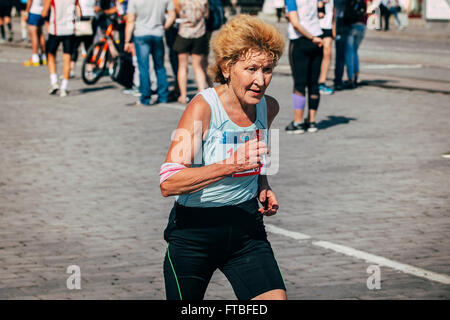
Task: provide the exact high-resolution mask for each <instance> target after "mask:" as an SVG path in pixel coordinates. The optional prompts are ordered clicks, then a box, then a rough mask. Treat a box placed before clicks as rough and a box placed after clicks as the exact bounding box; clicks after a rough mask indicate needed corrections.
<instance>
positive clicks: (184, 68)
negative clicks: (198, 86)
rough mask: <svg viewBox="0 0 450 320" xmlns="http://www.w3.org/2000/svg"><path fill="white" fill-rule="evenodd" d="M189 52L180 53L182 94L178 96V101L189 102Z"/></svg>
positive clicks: (179, 75) (179, 84)
mask: <svg viewBox="0 0 450 320" xmlns="http://www.w3.org/2000/svg"><path fill="white" fill-rule="evenodd" d="M188 62H189V54H188V53H179V54H178V76H177V78H178V87H179V88H180V96H179V97H178V102H180V103H183V104H184V103H186V102H187V75H188Z"/></svg>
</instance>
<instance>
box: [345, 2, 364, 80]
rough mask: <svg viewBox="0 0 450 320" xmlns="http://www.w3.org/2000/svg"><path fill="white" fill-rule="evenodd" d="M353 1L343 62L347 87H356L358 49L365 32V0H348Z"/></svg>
mask: <svg viewBox="0 0 450 320" xmlns="http://www.w3.org/2000/svg"><path fill="white" fill-rule="evenodd" d="M350 2H353V3H352V5H353V10H354V11H353V12H352V14H353V16H351V17H349V19H351V20H350V21H351V22H353V23H352V24H351V27H350V33H349V35H348V37H347V49H346V52H345V64H346V66H347V76H348V82H347V86H348V87H349V88H352V89H353V88H356V86H357V83H358V76H359V56H358V49H359V46H360V45H361V42H362V40H363V39H364V35H365V33H366V24H367V13H366V11H367V0H350Z"/></svg>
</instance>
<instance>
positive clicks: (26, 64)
mask: <svg viewBox="0 0 450 320" xmlns="http://www.w3.org/2000/svg"><path fill="white" fill-rule="evenodd" d="M40 65H41V64H40V63H39V62H33V60H31V59H30V60H28V61H25V62H24V63H23V66H24V67H39V66H40Z"/></svg>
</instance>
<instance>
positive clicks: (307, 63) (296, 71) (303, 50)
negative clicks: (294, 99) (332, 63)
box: [289, 37, 323, 97]
mask: <svg viewBox="0 0 450 320" xmlns="http://www.w3.org/2000/svg"><path fill="white" fill-rule="evenodd" d="M289 55H290V62H291V69H292V76H293V77H294V89H295V91H297V92H298V93H301V94H302V95H304V96H305V95H306V88H308V95H309V96H310V97H311V96H312V95H317V96H318V95H319V83H318V81H319V76H320V66H321V64H322V57H323V50H322V48H320V47H319V46H318V45H316V44H314V43H313V42H312V41H311V40H309V39H306V38H305V37H301V38H299V39H296V40H291V44H290V47H289Z"/></svg>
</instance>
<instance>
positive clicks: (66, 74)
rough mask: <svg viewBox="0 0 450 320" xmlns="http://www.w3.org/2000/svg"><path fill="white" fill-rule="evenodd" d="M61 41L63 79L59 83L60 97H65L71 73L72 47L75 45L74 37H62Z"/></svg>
mask: <svg viewBox="0 0 450 320" xmlns="http://www.w3.org/2000/svg"><path fill="white" fill-rule="evenodd" d="M61 41H62V42H63V75H62V76H63V79H62V81H61V95H60V96H61V97H65V96H66V95H67V90H68V88H69V78H70V71H71V68H70V67H71V64H70V62H71V59H72V52H73V47H74V44H75V36H74V35H71V36H63V37H61Z"/></svg>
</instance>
